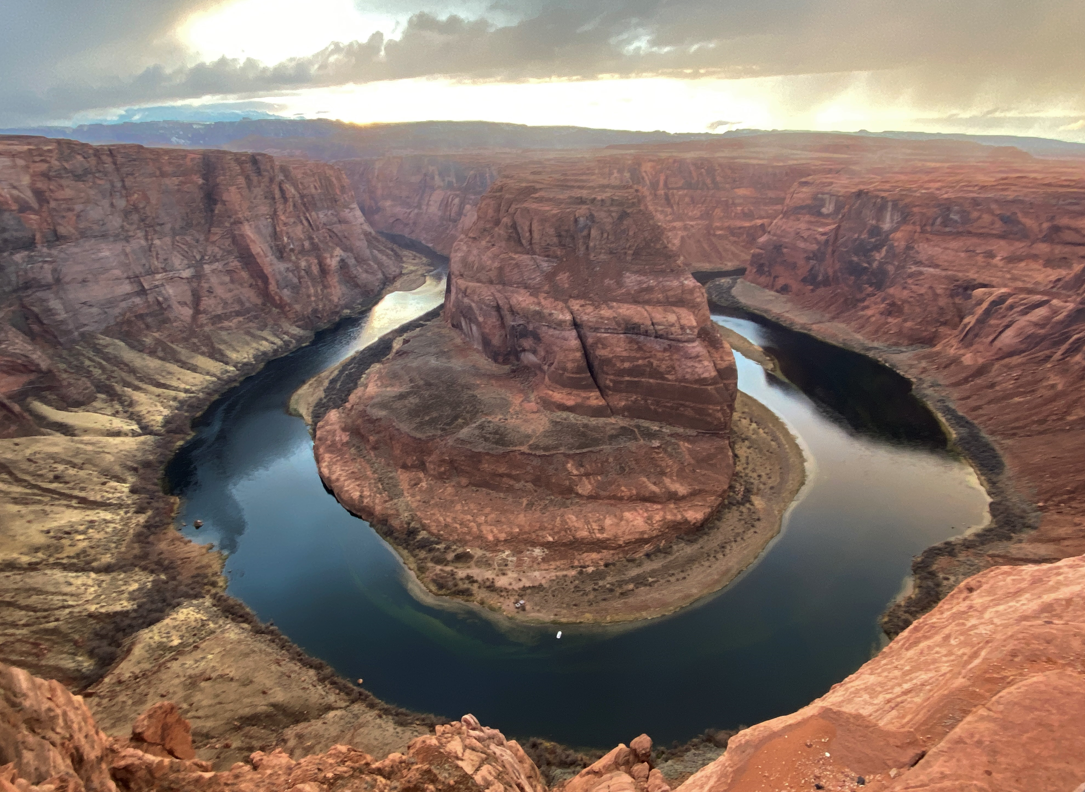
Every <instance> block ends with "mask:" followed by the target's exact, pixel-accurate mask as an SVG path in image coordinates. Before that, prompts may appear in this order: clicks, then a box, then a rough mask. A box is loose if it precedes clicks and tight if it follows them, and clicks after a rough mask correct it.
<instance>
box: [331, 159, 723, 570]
mask: <svg viewBox="0 0 1085 792" xmlns="http://www.w3.org/2000/svg"><path fill="white" fill-rule="evenodd" d="M444 320H445V324H436V325H430V326H428V327H426V328H424V329H422V330H419V331H416V332H415V333H412V334H410V335H408V336H406V337H405V338H404V340H403V342H402V344H401V345H400V346H399V347H398V349H397V350H396V351H395V352H394V353H393V354H392V355H391V357H389V358H388V359H387V360H386V361H385V362H383V363H380V364H378V365H376V366H375V367H374V368H372V369H370V370H369V372H367V373H366V374H365V376H364V377H363V378H362V379H361V380H360V381H359V382H358V384H357V386H356V387H355V388H354V390H353V392H351V393H349V394H347V393H343V394H341V395H340V396H339V398H338V399H337V403H336V404H335V405H331V404H329V405H328V407H333V408H331V409H327V410H326V411H325V413H324V414H323V415H322V416H321V417H320V420H319V421H318V422H317V423H316V425H315V446H316V455H317V460H318V463H319V466H320V471H321V475H322V477H323V478H324V480H325V482H326V483H327V484H328V486H329V487H330V488H331V489H332V490H333V491H334V492H335V493H336V495H337V496H338V497H339V499H340V500H341V501H342V502H343V503H344V504H345V505H347V507H348V508H350V509H351V510H352V511H354V512H355V513H357V514H360V515H363V516H365V517H366V518H368V519H371V520H373V521H374V522H379V523H386V524H389V525H390V526H391V527H392V529H393V531H392V537H393V541H396V542H397V543H398V544H401V545H403V544H406V545H408V547H409V545H410V544H411V542H413V541H415V536H416V535H417V534H418V533H422V532H424V534H425V535H428V536H430V537H435V538H436V539H437V540H439V541H442V542H446V543H449V544H450V545H452V547H453V552H457V551H458V552H466V553H469V554H475V555H477V553H478V552H479V551H481V552H484V553H491V554H509V553H512V554H515V555H516V556H517V559H518V560H517V567H518V568H520V567H526V568H528V569H530V570H533V571H538V570H541V569H559V570H561V571H562V572H563V573H567V572H568V571H569V570H570V568H572V567H587V566H597V565H600V564H602V563H605V562H607V561H612V560H614V559H616V558H623V557H627V556H629V555H639V554H642V553H644V552H646V551H650V550H653V549H655V548H658V547H659V546H661V545H662V544H664V543H666V542H668V541H669V540H670V539H672V538H673V537H674V536H676V535H678V534H682V533H688V532H690V531H693V530H695V529H697V528H699V527H700V526H701V525H702V524H703V523H704V522H705V521H706V520H707V519H708V518H709V517H710V516H711V515H712V514H713V513H714V512H715V511H716V510H717V509H718V507H719V506H720V504H721V502H722V500H723V497H724V495H725V494H726V493H727V488H728V484H729V482H730V479H731V474H732V470H733V461H732V454H731V446H730V430H731V415H732V410H733V408H734V404H735V398H736V392H737V388H736V370H735V362H734V356H733V355H732V353H731V350H730V347H729V346H728V345H727V343H726V342H725V341H724V340H723V339H722V338H721V336H720V335H719V333H718V332H717V331H716V329H715V326H714V325H713V324H712V322H711V319H710V316H709V311H708V304H707V302H706V299H705V296H704V291H703V289H702V288H701V287H700V285H699V284H698V283H697V282H696V281H695V280H694V279H693V278H692V277H691V276H690V274H689V273H688V271H687V270H686V269H685V268H684V267H683V266H682V265H681V263H680V262H679V259H678V256H677V255H676V254H675V253H674V252H673V251H672V250H671V249H670V247H669V246H668V245H667V243H666V240H665V239H664V238H663V234H662V231H661V229H660V227H659V226H658V224H657V223H656V222H655V221H654V220H653V218H652V216H651V214H650V213H649V211H648V210H647V208H646V207H645V206H644V204H643V201H642V200H641V199H640V196H639V194H638V192H637V191H636V190H635V189H634V188H631V187H628V186H606V185H604V186H603V188H602V189H600V188H599V186H598V185H596V184H594V183H593V182H592V181H590V180H588V181H586V182H580V181H578V180H577V179H576V174H573V175H572V176H570V177H568V178H567V177H565V176H563V175H556V174H550V175H549V177H548V178H547V179H546V180H537V179H506V180H502V181H500V182H498V183H496V184H495V185H494V186H493V187H492V189H491V190H490V191H489V192H488V193H487V194H486V196H484V198H483V199H482V201H481V202H480V204H479V206H478V215H477V220H476V222H475V223H474V224H473V225H472V227H471V229H470V231H468V232H467V233H466V234H465V235H464V236H462V237H461V238H460V240H459V241H458V242H457V243H456V246H455V248H454V250H453V254H452V258H451V266H450V272H449V285H448V289H447V294H446V300H445V307H444ZM463 548H466V551H464V550H463Z"/></svg>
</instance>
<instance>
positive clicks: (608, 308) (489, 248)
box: [445, 176, 736, 432]
mask: <svg viewBox="0 0 1085 792" xmlns="http://www.w3.org/2000/svg"><path fill="white" fill-rule="evenodd" d="M555 181H556V183H543V184H531V183H529V184H523V183H521V182H517V181H512V180H509V181H506V182H502V183H499V184H498V185H496V186H495V187H494V188H493V189H492V190H491V191H490V193H488V194H487V195H486V196H485V198H484V199H483V201H482V203H481V204H480V206H479V219H478V221H477V222H476V223H475V225H474V226H473V227H472V228H471V230H470V231H469V232H468V234H467V235H466V236H464V237H462V238H461V239H460V241H459V242H458V243H457V245H456V248H455V249H454V250H453V256H452V268H451V273H450V280H449V289H448V296H447V298H446V301H445V316H446V319H447V321H448V322H449V324H451V325H452V326H453V327H455V328H456V329H458V330H459V331H460V332H461V333H462V334H463V335H464V337H466V338H467V339H468V340H469V341H470V342H471V343H472V344H473V345H474V346H475V347H476V348H478V349H479V350H480V351H482V352H483V353H484V354H485V355H486V356H487V357H488V358H490V359H491V360H493V361H494V362H496V363H501V364H505V365H510V364H522V365H525V366H527V367H528V368H530V369H531V370H532V371H535V372H536V373H537V374H538V375H539V378H540V379H539V383H538V386H537V392H538V395H539V398H540V399H541V400H542V402H543V403H544V404H545V405H546V406H548V407H550V408H552V409H557V410H564V411H567V412H573V413H576V414H579V415H588V416H609V415H614V416H621V417H628V418H642V419H646V420H652V421H658V422H660V423H665V424H669V425H672V426H685V427H688V428H692V429H698V430H704V431H717V432H727V431H728V429H729V427H730V417H731V412H732V411H733V409H734V399H735V391H736V384H735V383H736V375H735V368H734V358H733V356H732V354H731V351H730V348H729V347H728V346H727V344H726V342H724V341H723V339H722V338H720V337H719V334H718V333H717V332H716V331H715V328H714V327H713V325H712V323H711V320H710V318H709V314H708V305H707V303H706V302H705V299H704V296H703V292H702V290H701V288H700V286H699V285H698V284H697V282H696V281H695V280H694V279H693V278H692V277H691V276H689V275H688V274H687V273H686V272H685V270H684V268H683V267H682V265H681V264H680V262H679V259H678V256H677V255H676V254H675V253H674V252H673V251H672V250H671V248H670V247H669V246H668V245H667V242H666V239H665V237H664V234H663V231H662V228H660V226H659V225H658V223H656V222H655V220H654V218H653V217H652V215H651V213H650V212H648V211H647V209H646V207H645V205H644V203H643V200H642V198H641V196H640V194H639V193H638V191H636V190H635V189H633V188H628V187H625V188H607V189H606V190H604V191H603V192H602V194H601V195H600V196H599V197H596V196H594V195H592V194H591V193H590V192H585V190H584V185H582V184H577V183H576V182H575V181H573V180H569V181H563V180H562V179H561V177H560V176H559V177H558V178H557V179H556V180H555Z"/></svg>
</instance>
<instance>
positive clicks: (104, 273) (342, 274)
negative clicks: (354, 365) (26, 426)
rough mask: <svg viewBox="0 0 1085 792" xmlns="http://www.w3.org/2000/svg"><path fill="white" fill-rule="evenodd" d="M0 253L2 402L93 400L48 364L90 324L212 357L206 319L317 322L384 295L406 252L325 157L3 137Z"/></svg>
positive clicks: (302, 325) (256, 325) (75, 380)
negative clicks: (373, 221)
mask: <svg viewBox="0 0 1085 792" xmlns="http://www.w3.org/2000/svg"><path fill="white" fill-rule="evenodd" d="M0 263H2V278H3V279H2V281H0V312H2V315H3V319H4V321H3V323H2V325H3V327H4V328H5V329H4V330H3V331H2V333H3V339H4V344H3V354H2V356H0V396H2V397H3V398H5V399H8V400H10V401H9V411H10V410H11V409H15V408H14V407H12V406H11V405H10V402H18V401H22V400H24V399H25V398H27V397H28V396H33V395H35V394H38V395H40V394H42V393H52V394H53V395H54V396H58V397H59V398H60V399H61V402H68V403H71V404H72V405H78V404H79V403H80V402H81V401H82V402H85V401H89V400H90V399H91V398H93V396H92V391H91V390H89V388H90V387H93V386H92V385H88V383H87V380H86V377H81V376H79V375H78V374H76V373H73V372H67V373H66V372H64V371H61V370H60V369H58V368H57V367H56V366H55V365H54V362H55V361H54V360H53V359H54V358H56V357H57V356H58V354H59V352H58V351H59V350H64V349H69V348H71V347H73V345H75V344H77V343H78V342H79V341H80V340H81V339H83V338H86V337H88V336H91V335H93V334H106V335H112V336H116V337H118V338H121V339H124V340H127V341H131V342H132V343H133V344H136V345H138V346H141V347H145V346H146V345H147V343H148V342H149V340H150V338H151V337H152V336H153V337H154V338H155V339H157V340H158V341H159V342H170V343H177V342H180V343H182V344H183V345H186V346H188V347H190V348H192V347H195V348H199V349H200V351H201V352H203V353H205V354H210V356H211V357H216V355H215V354H214V350H213V346H214V344H213V342H212V341H211V340H210V338H209V337H208V336H207V335H206V333H207V332H208V331H214V332H219V331H226V330H231V329H266V328H268V327H271V326H273V325H278V326H290V327H294V328H299V329H303V330H305V329H313V328H316V327H318V326H320V325H322V324H325V323H327V322H329V321H331V320H332V319H334V318H336V317H337V316H339V315H340V314H341V313H343V312H344V311H346V310H349V309H352V308H354V307H356V306H357V305H358V304H360V303H362V302H363V301H364V300H366V299H369V298H372V297H373V296H375V295H376V294H378V293H379V292H380V290H381V289H382V288H383V287H384V286H385V285H386V284H387V283H389V282H390V280H392V279H394V278H395V277H396V276H397V275H398V274H399V272H400V268H401V257H400V254H399V253H397V252H395V251H394V249H393V248H392V247H391V246H390V245H389V244H388V243H386V242H384V241H383V240H382V239H380V238H379V237H378V236H377V235H376V234H374V233H373V232H372V230H371V229H370V228H369V226H368V225H367V224H366V222H365V219H364V217H363V216H362V214H361V212H360V211H359V209H358V206H357V204H356V202H355V200H354V196H353V193H352V190H351V188H350V185H349V183H348V182H347V180H346V178H345V177H344V175H343V174H342V173H341V172H340V171H339V170H337V169H336V168H334V167H333V166H330V165H324V164H319V163H310V162H289V163H284V162H278V161H276V160H275V159H273V158H271V157H269V156H267V155H262V154H235V153H228V152H221V151H203V152H195V151H178V150H155V149H145V148H143V147H140V146H101V147H97V146H88V145H84V144H81V143H74V142H71V141H63V140H61V141H52V140H44V139H40V138H5V139H3V140H0ZM92 379H93V378H92ZM57 406H61V405H57Z"/></svg>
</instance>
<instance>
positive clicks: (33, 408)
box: [0, 138, 418, 761]
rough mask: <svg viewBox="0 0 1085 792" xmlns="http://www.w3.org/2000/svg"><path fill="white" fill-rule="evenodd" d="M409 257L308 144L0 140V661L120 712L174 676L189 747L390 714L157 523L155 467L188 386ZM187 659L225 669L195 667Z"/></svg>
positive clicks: (164, 520)
mask: <svg viewBox="0 0 1085 792" xmlns="http://www.w3.org/2000/svg"><path fill="white" fill-rule="evenodd" d="M415 259H416V257H415V256H414V254H411V253H407V252H405V251H401V250H399V249H397V248H395V246H393V245H391V244H389V243H387V242H386V241H384V240H383V239H381V238H380V237H379V236H378V235H377V234H375V233H374V232H373V231H372V229H370V228H369V226H368V225H367V224H366V222H365V219H364V217H363V216H362V214H361V212H360V210H359V209H358V207H357V204H356V202H355V201H354V196H353V192H352V190H351V188H350V186H349V183H348V182H347V180H346V178H345V176H344V175H343V174H342V173H341V172H340V171H338V170H337V169H336V168H334V167H333V166H330V165H325V164H320V163H308V162H299V163H284V162H279V161H277V160H275V159H273V158H271V157H269V156H266V155H250V154H233V153H227V152H216V151H211V152H193V151H180V150H169V151H165V150H152V149H144V148H141V147H139V146H110V147H95V146H88V145H84V144H80V143H72V142H69V141H46V140H43V139H36V138H0V525H2V527H3V530H0V555H2V563H0V624H2V637H0V660H2V661H3V662H9V663H14V664H17V665H19V666H22V667H24V668H26V669H29V670H31V671H33V672H34V673H38V674H43V675H46V676H49V677H52V678H53V679H57V680H60V681H62V682H64V683H65V684H67V685H71V686H73V687H76V688H78V689H83V688H85V687H86V686H87V685H88V684H90V683H92V682H95V681H97V682H98V684H99V685H100V686H101V690H102V694H101V695H100V696H98V697H95V698H93V699H88V700H89V701H91V702H92V703H93V704H94V705H95V706H96V707H97V708H98V709H97V714H98V715H99V717H100V718H102V719H104V722H106V723H112V724H116V725H117V727H118V728H121V727H126V726H127V725H128V724H130V723H131V721H132V719H133V718H134V717H135V715H137V714H138V711H137V710H139V709H141V708H146V706H148V704H149V703H150V702H153V700H157V698H158V695H159V692H161V691H164V690H166V689H171V688H172V687H176V688H177V689H178V691H179V692H178V695H179V696H180V695H183V696H184V697H185V699H182V700H185V701H187V703H188V705H189V706H190V707H191V715H192V717H193V718H194V723H195V733H196V736H197V740H198V742H199V743H200V745H201V746H207V745H213V746H215V747H213V748H208V749H207V750H206V751H205V752H204V753H203V754H202V755H203V756H204V758H208V759H216V758H221V761H232V760H233V759H235V758H241V757H244V756H246V755H247V753H248V752H251V751H252V750H254V749H255V748H257V747H259V746H260V745H263V744H265V743H266V741H267V740H268V739H270V735H271V734H272V733H274V734H278V733H279V731H281V730H282V729H285V728H287V727H288V726H292V725H295V724H297V723H298V722H300V721H307V720H312V719H317V720H319V719H320V718H321V717H322V716H323V715H325V714H327V713H330V712H338V713H344V712H346V711H347V710H348V709H349V708H350V707H352V706H353V707H354V708H355V709H354V710H352V711H351V712H353V715H345V716H343V717H342V720H341V722H346V721H350V720H351V719H352V718H355V719H356V718H358V717H361V718H363V719H369V721H370V722H374V723H377V724H378V726H379V724H380V723H381V722H383V721H388V723H389V724H391V725H390V726H389V729H388V730H387V733H388V734H393V733H395V730H396V729H399V728H400V727H398V726H395V724H392V723H391V721H390V720H388V718H390V717H391V716H390V715H389V716H385V715H380V714H379V713H376V717H377V720H376V721H372V718H373V717H374V714H375V713H374V711H373V709H372V706H370V705H369V704H366V703H365V702H363V701H362V700H361V698H360V697H362V698H364V696H363V694H362V693H361V691H358V690H354V689H351V687H350V686H347V688H346V689H339V688H337V687H335V685H332V686H331V687H329V686H328V685H327V684H326V682H327V680H328V679H330V678H331V676H332V675H330V673H329V672H328V670H327V669H326V668H322V667H320V666H319V664H317V666H316V667H315V670H314V667H310V665H307V663H310V661H308V660H306V659H305V658H304V656H303V655H300V653H296V652H295V653H293V654H292V653H291V651H288V650H286V649H284V648H283V647H282V646H281V645H278V644H277V643H276V641H275V640H274V638H275V635H274V631H272V632H271V633H268V632H267V631H266V630H262V629H254V627H253V624H252V623H250V622H249V621H247V617H246V614H245V612H244V608H243V607H242V608H240V610H236V609H234V606H235V605H236V603H234V604H231V601H229V600H227V599H225V598H222V597H221V594H220V591H221V589H222V588H223V585H224V581H223V579H222V577H221V574H220V567H221V558H220V557H219V556H218V555H217V554H213V553H209V552H208V551H207V548H206V547H201V546H198V545H194V544H192V543H190V542H189V541H188V540H186V539H184V538H183V537H182V536H181V535H180V534H179V533H177V532H176V531H175V530H173V529H172V527H171V523H172V522H173V509H174V504H175V502H174V500H173V499H172V498H170V497H167V496H165V495H164V494H163V493H162V491H161V487H160V484H159V478H160V475H161V470H162V466H163V465H164V463H165V460H166V459H167V458H168V456H169V455H170V454H171V453H172V451H173V449H174V448H175V447H176V445H177V444H178V443H179V442H180V441H181V440H183V439H184V437H185V436H186V435H187V433H188V430H189V422H190V420H191V419H192V418H193V417H195V416H196V415H197V414H199V412H201V411H202V410H203V408H204V407H205V406H206V405H207V404H208V402H209V401H210V399H212V398H214V397H215V396H217V395H218V394H219V393H221V391H222V390H223V389H224V388H226V387H227V386H228V385H230V384H231V383H233V382H236V381H237V380H239V379H240V378H241V377H243V376H245V375H247V374H249V373H252V372H253V371H255V370H256V368H257V367H258V366H260V365H261V364H262V363H263V362H264V361H266V360H268V359H270V358H272V357H275V356H278V355H282V354H284V353H286V352H288V351H290V350H292V349H294V348H296V347H297V346H299V345H301V344H303V343H305V342H306V341H307V340H309V339H310V338H312V334H313V331H314V330H316V329H318V328H320V327H322V326H324V325H327V324H329V323H331V322H333V321H335V320H336V319H337V318H339V317H340V316H342V315H344V314H346V313H350V312H354V311H358V310H360V309H361V308H364V307H365V306H366V305H367V304H370V303H372V302H373V301H374V300H376V299H377V298H378V297H379V296H380V294H381V293H382V291H383V290H384V289H386V288H387V287H388V286H389V285H390V284H391V283H392V281H393V280H394V279H395V278H396V277H397V276H398V275H399V274H400V272H401V271H402V270H403V269H404V268H405V267H407V268H410V267H414V266H416V263H417V262H416V260H415ZM223 608H225V610H223ZM235 611H236V612H235ZM163 620H165V621H163ZM163 625H167V626H163ZM170 625H172V626H170ZM148 630H150V633H148V632H147V631H148ZM156 630H157V631H156ZM175 630H176V632H174V631H175ZM178 634H180V635H183V636H184V639H183V640H179V641H177V640H173V639H172V638H169V637H165V639H163V637H164V636H172V635H178ZM197 635H198V636H200V637H199V638H195V637H193V636H197ZM149 636H150V637H149ZM126 641H132V642H134V643H128V644H126V643H125V642H126ZM201 641H203V643H202V644H201ZM122 647H124V651H125V652H126V653H127V655H126V657H127V658H128V661H129V662H128V663H127V667H126V668H125V670H123V671H121V672H117V673H119V674H120V676H117V674H112V675H110V674H107V675H106V676H105V677H104V678H103V677H102V675H103V674H106V671H107V669H109V668H110V667H111V665H112V664H113V663H114V662H115V661H116V660H117V658H118V656H119V655H120V654H121V652H122ZM181 657H184V659H185V660H184V662H182V663H175V662H174V661H176V660H177V659H178V658H181ZM150 658H153V659H150ZM204 664H206V666H205V667H206V668H212V667H218V668H225V667H229V668H230V672H229V674H228V675H226V676H225V677H222V676H216V677H215V680H216V681H215V682H213V683H211V684H207V683H206V682H203V681H202V680H203V676H204V675H205V674H204V673H203V672H201V671H197V670H195V669H196V668H197V667H200V666H203V665H204ZM182 669H183V670H182ZM269 669H274V670H275V672H277V674H273V676H274V678H273V679H272V678H268V677H267V676H266V675H267V674H268V673H269ZM178 672H179V673H178ZM213 673H214V674H217V673H218V672H217V671H215V672H213ZM174 674H176V675H174ZM208 678H209V679H210V678H211V677H208ZM134 680H140V681H138V682H137V681H134ZM322 680H323V681H322ZM253 684H255V685H257V689H261V688H265V689H271V688H274V693H269V694H268V695H267V696H266V697H264V698H263V700H258V701H254V700H252V698H251V696H250V695H249V693H248V689H249V687H250V686H251V685H253ZM386 709H387V708H386ZM231 710H232V711H231ZM388 711H389V712H391V710H390V709H389V710H388ZM240 720H244V721H245V723H246V725H245V726H244V727H242V728H238V727H236V726H234V725H233V724H234V722H235V721H240ZM409 721H410V719H408V720H407V721H405V723H407V724H408V725H407V726H406V727H404V728H403V729H401V730H400V732H399V733H398V734H399V736H398V737H395V738H394V739H390V740H385V744H388V745H389V746H391V745H398V744H404V745H405V739H400V738H403V737H408V738H409V736H414V735H415V734H417V733H418V729H417V727H413V726H411V725H410V723H409ZM333 731H334V730H333ZM379 731H380V729H379V728H378V729H377V730H376V731H374V732H373V735H374V736H373V739H376V740H377V742H376V743H374V745H377V746H378V747H379V745H381V743H380V739H384V738H378V736H376V733H377V732H379ZM228 734H229V735H231V736H230V737H229V739H226V735H228ZM224 744H228V746H229V747H224Z"/></svg>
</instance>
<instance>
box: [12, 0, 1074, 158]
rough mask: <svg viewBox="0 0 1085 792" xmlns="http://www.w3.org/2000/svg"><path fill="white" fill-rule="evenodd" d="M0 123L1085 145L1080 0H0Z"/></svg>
mask: <svg viewBox="0 0 1085 792" xmlns="http://www.w3.org/2000/svg"><path fill="white" fill-rule="evenodd" d="M3 4H4V24H3V25H0V127H13V126H28V125H33V124H46V123H52V124H69V123H73V122H76V123H79V122H87V121H93V120H102V119H113V118H120V117H135V116H134V115H133V111H132V108H139V107H143V106H156V107H157V106H161V105H172V104H181V105H208V104H214V105H215V106H222V105H223V104H230V103H236V106H237V107H239V108H247V107H260V108H267V109H269V110H271V111H273V112H275V113H277V114H281V115H285V116H295V115H302V116H305V117H314V118H315V117H321V118H338V119H342V120H346V121H353V122H359V123H371V122H386V121H416V120H427V119H441V120H486V121H506V122H514V123H525V124H574V125H579V126H594V127H610V128H623V129H642V130H655V129H664V130H667V131H672V132H705V131H718V132H722V131H726V130H728V129H734V128H743V127H745V128H760V129H819V130H842V131H854V130H859V129H867V130H870V131H884V130H915V131H927V132H966V133H981V134H1019V135H1040V136H1044V137H1055V138H1061V139H1064V140H1074V141H1079V142H1085V2H1083V0H1030V1H1029V2H1025V1H1024V0H893V1H887V0H579V1H576V2H574V1H573V0H3Z"/></svg>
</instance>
